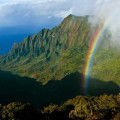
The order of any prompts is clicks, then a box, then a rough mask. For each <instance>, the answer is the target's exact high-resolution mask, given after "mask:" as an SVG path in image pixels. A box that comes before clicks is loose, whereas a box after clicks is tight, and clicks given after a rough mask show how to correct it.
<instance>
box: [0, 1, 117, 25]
mask: <svg viewBox="0 0 120 120" xmlns="http://www.w3.org/2000/svg"><path fill="white" fill-rule="evenodd" d="M117 5H119V0H0V26H1V27H6V26H21V25H22V26H25V25H40V24H41V25H47V24H52V22H54V21H56V22H57V21H58V22H59V21H62V19H63V18H65V17H66V16H68V15H69V14H74V15H79V16H82V15H96V16H98V17H101V18H102V19H103V18H104V19H107V18H108V17H109V16H110V14H111V13H112V12H113V11H114V9H115V8H116V6H117ZM58 22H57V23H58Z"/></svg>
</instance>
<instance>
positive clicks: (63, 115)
mask: <svg viewBox="0 0 120 120" xmlns="http://www.w3.org/2000/svg"><path fill="white" fill-rule="evenodd" d="M0 118H1V119H2V120H115V119H118V120H119V118H120V95H119V94H118V95H109V96H108V95H101V96H99V97H87V96H77V97H76V98H74V99H70V100H68V101H67V102H65V103H64V104H63V105H60V106H58V105H55V104H51V105H49V106H48V107H45V108H44V109H43V110H39V109H35V108H34V107H33V106H32V105H30V104H28V103H27V104H23V103H10V104H8V105H7V106H2V105H0Z"/></svg>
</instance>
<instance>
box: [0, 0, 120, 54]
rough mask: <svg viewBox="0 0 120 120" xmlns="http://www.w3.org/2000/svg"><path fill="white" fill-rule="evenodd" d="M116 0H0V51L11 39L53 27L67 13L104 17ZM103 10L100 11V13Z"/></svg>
mask: <svg viewBox="0 0 120 120" xmlns="http://www.w3.org/2000/svg"><path fill="white" fill-rule="evenodd" d="M118 2H120V0H0V54H7V53H8V52H9V50H10V49H11V47H12V45H13V44H14V42H21V41H23V39H24V37H26V36H28V35H33V34H36V33H37V32H39V31H40V30H41V29H42V28H49V29H51V28H53V27H54V26H57V25H58V24H60V22H61V21H62V20H63V19H64V18H65V17H67V16H68V15H69V14H74V15H77V16H84V15H98V16H102V18H105V19H106V16H108V15H109V13H111V12H112V11H113V9H114V8H115V7H116V5H117V4H118ZM103 13H104V14H103Z"/></svg>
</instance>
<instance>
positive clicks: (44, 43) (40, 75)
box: [0, 15, 90, 82]
mask: <svg viewBox="0 0 120 120" xmlns="http://www.w3.org/2000/svg"><path fill="white" fill-rule="evenodd" d="M89 32H90V25H89V23H88V17H87V16H85V17H77V16H73V15H69V16H68V17H67V18H65V19H64V20H63V22H62V23H61V24H60V25H59V26H57V27H54V28H53V29H52V30H48V29H43V30H41V31H40V32H39V33H38V34H36V35H34V36H28V37H27V38H25V39H24V40H23V42H21V43H15V44H14V46H13V47H12V49H11V51H10V52H9V54H8V55H7V56H5V57H3V58H2V60H1V67H0V68H1V69H3V70H10V71H12V72H13V73H16V74H19V75H21V76H29V77H32V78H35V79H37V80H39V81H42V82H46V81H48V80H50V79H61V78H62V77H64V76H65V75H67V74H69V73H71V72H74V71H77V70H81V69H82V66H83V62H84V58H85V53H86V51H87V48H88V41H89V39H90V37H89V36H90V35H89Z"/></svg>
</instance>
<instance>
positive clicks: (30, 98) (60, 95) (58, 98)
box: [0, 71, 120, 107]
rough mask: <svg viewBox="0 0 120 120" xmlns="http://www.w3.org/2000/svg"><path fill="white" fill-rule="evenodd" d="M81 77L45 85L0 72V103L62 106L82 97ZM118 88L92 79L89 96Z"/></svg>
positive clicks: (118, 90)
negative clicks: (76, 97) (68, 101)
mask: <svg viewBox="0 0 120 120" xmlns="http://www.w3.org/2000/svg"><path fill="white" fill-rule="evenodd" d="M81 78H82V75H81V74H80V73H79V72H75V73H72V74H70V75H68V76H66V77H64V78H63V79H62V80H59V81H58V80H51V81H49V82H48V83H47V84H46V85H42V84H41V83H40V82H36V81H35V80H34V79H31V78H27V77H20V76H17V75H12V74H11V73H10V72H5V71H0V103H2V104H8V103H10V102H24V103H26V102H30V103H32V104H33V105H35V106H37V107H43V106H47V105H49V104H50V103H55V104H62V103H63V102H64V101H66V100H68V99H70V98H74V97H75V96H77V95H83V94H84V89H83V88H82V79H81ZM119 92H120V89H119V87H118V86H117V85H116V84H114V83H113V82H102V81H100V80H96V79H95V80H94V79H92V80H91V82H90V88H89V95H95V96H96V95H100V94H104V93H106V94H117V93H119Z"/></svg>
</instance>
